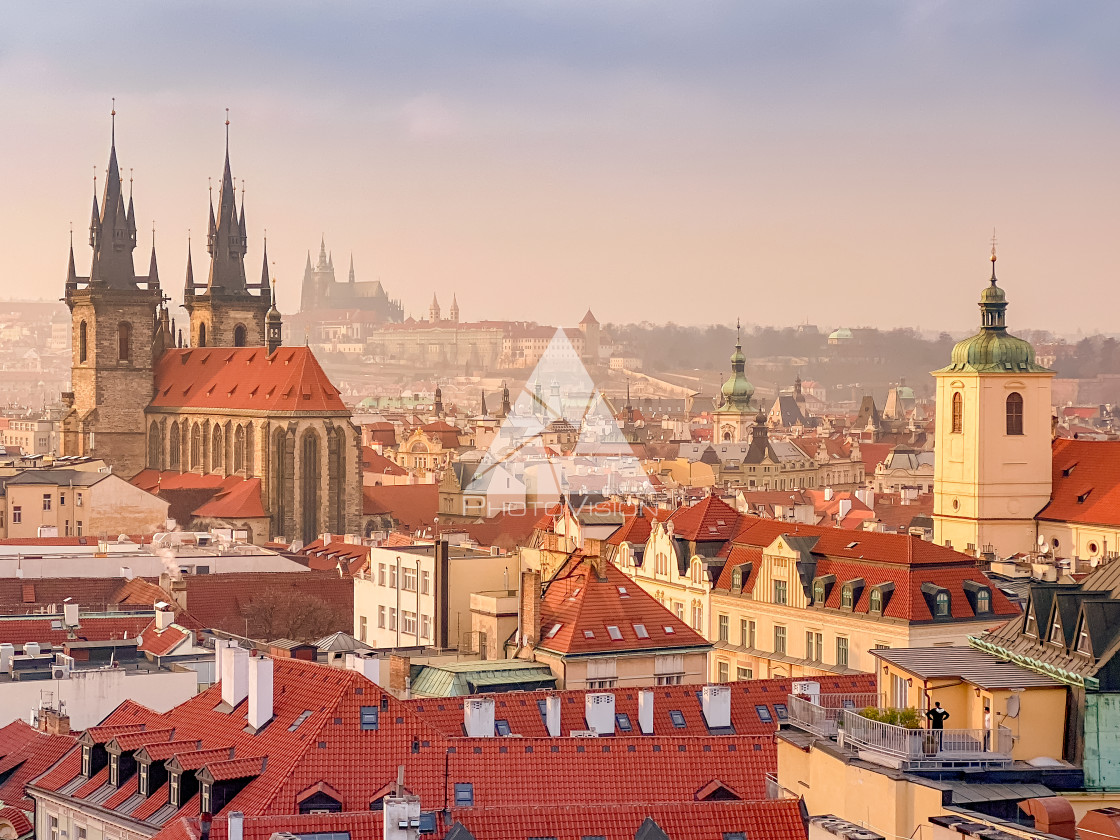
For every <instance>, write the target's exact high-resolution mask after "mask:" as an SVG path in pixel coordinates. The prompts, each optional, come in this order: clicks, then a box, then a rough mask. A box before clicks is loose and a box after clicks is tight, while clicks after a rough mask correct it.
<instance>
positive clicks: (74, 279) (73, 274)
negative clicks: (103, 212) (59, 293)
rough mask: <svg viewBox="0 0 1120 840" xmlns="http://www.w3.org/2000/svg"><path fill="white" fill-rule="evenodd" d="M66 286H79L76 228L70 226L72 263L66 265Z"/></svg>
mask: <svg viewBox="0 0 1120 840" xmlns="http://www.w3.org/2000/svg"><path fill="white" fill-rule="evenodd" d="M66 286H67V287H68V288H77V286H78V271H77V269H76V268H75V267H74V229H73V228H70V264H69V265H68V266H67V267H66Z"/></svg>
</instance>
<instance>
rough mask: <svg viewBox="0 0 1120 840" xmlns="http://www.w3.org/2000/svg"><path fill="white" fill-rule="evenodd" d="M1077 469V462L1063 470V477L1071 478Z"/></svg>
mask: <svg viewBox="0 0 1120 840" xmlns="http://www.w3.org/2000/svg"><path fill="white" fill-rule="evenodd" d="M1076 467H1077V462H1076V461H1074V462H1073V463H1072V464H1070V465H1069V466H1068V467H1066V468H1065V469H1063V470H1062V475H1064V476H1065V477H1066V478H1069V477H1070V475H1072V474H1073V471H1074V469H1075V468H1076Z"/></svg>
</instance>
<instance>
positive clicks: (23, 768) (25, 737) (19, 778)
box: [0, 720, 77, 816]
mask: <svg viewBox="0 0 1120 840" xmlns="http://www.w3.org/2000/svg"><path fill="white" fill-rule="evenodd" d="M76 742H77V738H76V737H75V736H73V735H48V734H47V733H45V732H40V731H39V730H38V729H34V728H32V727H31V726H29V725H28V724H27V723H25V722H24V721H22V720H14V721H12V722H11V723H9V724H8V725H7V726H4V727H0V779H2V780H3V781H0V802H3V803H5V804H6V805H7V806H12V807H14V808H15V809H22V810H24V811H32V810H34V808H35V803H34V802H33V801H32V800H31V799H30V798H29V797H28V796H27V792H26V786H27V784H28V783H29V782H30V781H31V780H32V779H34V778H35V777H36V776H39V775H41V774H42V773H44V772H45V771H46V770H47V769H48V768H49V767H50V766H51V765H53V764H54V763H55V762H56V761H58V760H59V759H60V758H62V756H63V755H65V754H66V753H67V752H68V751H69V750H70V749H71V748H72V747H73V746H74V744H75V743H76ZM0 816H4V814H3V813H2V812H0Z"/></svg>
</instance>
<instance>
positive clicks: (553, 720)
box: [544, 694, 560, 738]
mask: <svg viewBox="0 0 1120 840" xmlns="http://www.w3.org/2000/svg"><path fill="white" fill-rule="evenodd" d="M544 722H545V726H547V727H548V734H549V735H550V736H551V737H553V738H559V737H560V695H559V694H550V695H548V696H547V697H546V698H544Z"/></svg>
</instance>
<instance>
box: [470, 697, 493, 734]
mask: <svg viewBox="0 0 1120 840" xmlns="http://www.w3.org/2000/svg"><path fill="white" fill-rule="evenodd" d="M463 726H464V728H465V729H466V731H467V737H468V738H493V737H494V698H493V697H477V696H475V697H468V698H467V699H466V700H464V701H463Z"/></svg>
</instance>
